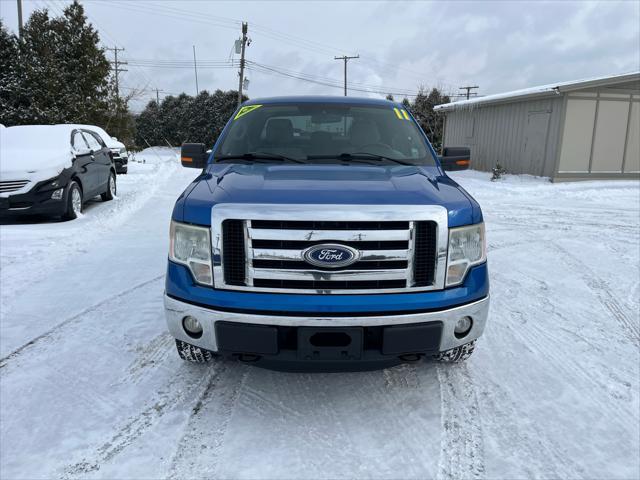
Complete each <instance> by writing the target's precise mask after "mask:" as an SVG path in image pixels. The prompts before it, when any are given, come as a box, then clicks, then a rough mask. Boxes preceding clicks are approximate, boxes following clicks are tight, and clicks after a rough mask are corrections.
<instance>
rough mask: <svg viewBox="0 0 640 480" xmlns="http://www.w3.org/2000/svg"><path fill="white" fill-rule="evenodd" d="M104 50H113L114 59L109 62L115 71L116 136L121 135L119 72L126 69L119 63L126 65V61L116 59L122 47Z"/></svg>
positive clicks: (122, 49)
mask: <svg viewBox="0 0 640 480" xmlns="http://www.w3.org/2000/svg"><path fill="white" fill-rule="evenodd" d="M105 50H111V51H112V52H113V57H114V61H113V62H110V63H111V64H112V65H113V67H112V68H113V71H114V72H115V73H116V112H115V113H116V114H115V117H116V122H117V130H118V137H121V136H122V135H121V133H120V127H121V122H120V73H121V72H126V71H127V70H125V69H123V68H120V66H121V65H127V62H122V61H120V60H118V52H123V51H124V48H118V47H113V48H105Z"/></svg>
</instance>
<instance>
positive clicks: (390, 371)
mask: <svg viewBox="0 0 640 480" xmlns="http://www.w3.org/2000/svg"><path fill="white" fill-rule="evenodd" d="M382 376H383V378H384V386H385V388H386V389H387V390H392V389H394V388H418V387H419V386H420V379H419V378H418V371H417V365H416V364H415V363H403V364H401V365H398V366H397V367H392V368H385V369H384V370H383V371H382Z"/></svg>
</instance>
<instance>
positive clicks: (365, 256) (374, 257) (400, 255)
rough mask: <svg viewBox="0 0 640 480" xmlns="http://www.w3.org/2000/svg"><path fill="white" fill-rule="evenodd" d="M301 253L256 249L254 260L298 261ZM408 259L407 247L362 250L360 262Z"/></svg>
mask: <svg viewBox="0 0 640 480" xmlns="http://www.w3.org/2000/svg"><path fill="white" fill-rule="evenodd" d="M254 243H255V241H254ZM345 245H346V244H345ZM309 246H310V245H309ZM303 250H304V249H303ZM301 252H302V250H296V249H277V248H254V249H253V260H254V261H255V260H290V261H297V260H300V259H301V258H302V255H301ZM408 259H409V255H408V251H407V248H406V247H405V249H404V250H362V255H361V257H360V261H364V262H368V261H399V260H408Z"/></svg>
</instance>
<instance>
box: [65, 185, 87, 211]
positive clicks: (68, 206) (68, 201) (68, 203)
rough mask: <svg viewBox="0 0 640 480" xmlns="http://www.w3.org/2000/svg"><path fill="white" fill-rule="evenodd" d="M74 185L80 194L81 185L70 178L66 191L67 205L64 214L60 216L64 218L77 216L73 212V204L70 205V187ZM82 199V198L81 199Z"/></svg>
mask: <svg viewBox="0 0 640 480" xmlns="http://www.w3.org/2000/svg"><path fill="white" fill-rule="evenodd" d="M74 185H76V186H77V187H78V188H79V189H80V195H81V196H82V195H83V193H82V187H81V186H80V184H79V183H78V182H76V181H75V180H72V181H71V182H70V183H69V190H68V192H67V200H66V202H67V205H66V209H65V212H64V214H63V215H62V218H63V219H64V220H75V219H76V218H77V217H78V216H77V215H76V214H75V212H74V211H73V206H72V205H71V189H72V188H73V186H74ZM82 200H83V201H84V198H83V199H82Z"/></svg>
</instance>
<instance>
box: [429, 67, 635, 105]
mask: <svg viewBox="0 0 640 480" xmlns="http://www.w3.org/2000/svg"><path fill="white" fill-rule="evenodd" d="M629 81H640V71H638V72H631V73H623V74H618V75H607V76H603V77H593V78H585V79H581V80H572V81H569V82H557V83H551V84H549V85H540V86H538V87H530V88H523V89H521V90H514V91H512V92H505V93H496V94H493V95H487V96H485V97H476V98H471V99H469V100H461V101H459V102H453V103H445V104H442V105H437V106H435V107H434V110H436V111H441V112H448V111H452V110H458V109H464V108H469V109H470V108H474V107H476V106H481V105H487V104H492V103H498V102H508V101H519V100H525V99H528V98H530V97H538V96H548V95H553V94H561V93H564V92H570V91H574V90H582V89H585V88H594V87H602V86H608V85H614V84H618V83H624V82H629Z"/></svg>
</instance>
